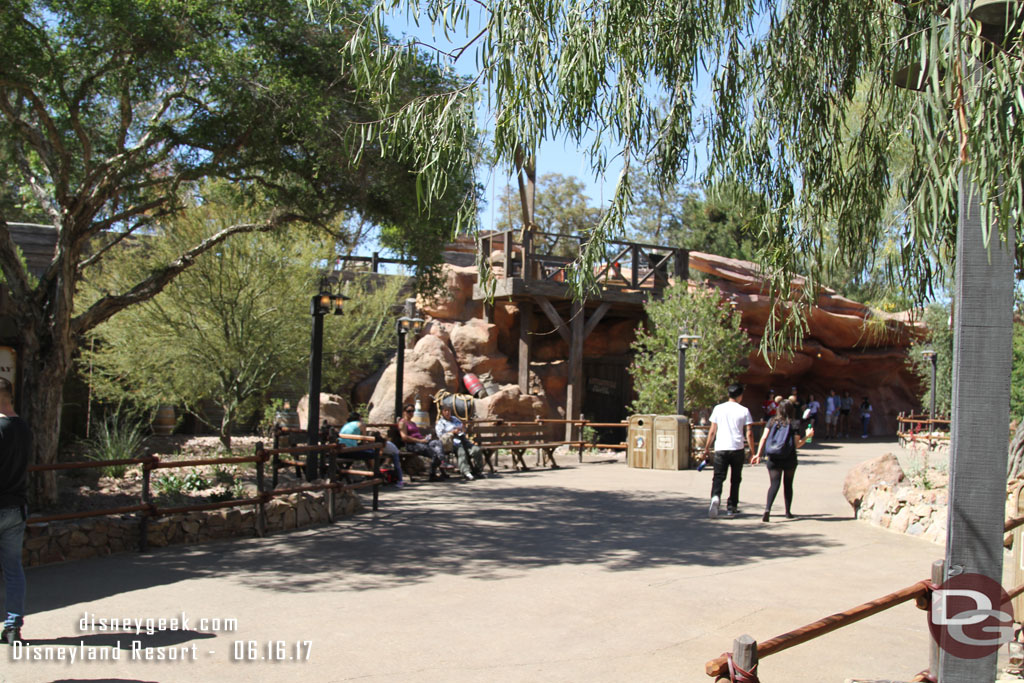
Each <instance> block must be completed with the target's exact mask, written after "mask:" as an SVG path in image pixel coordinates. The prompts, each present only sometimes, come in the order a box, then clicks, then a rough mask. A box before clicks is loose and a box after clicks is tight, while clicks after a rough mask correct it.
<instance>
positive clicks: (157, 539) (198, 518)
mask: <svg viewBox="0 0 1024 683" xmlns="http://www.w3.org/2000/svg"><path fill="white" fill-rule="evenodd" d="M364 509H365V508H364V507H363V505H362V502H361V501H360V500H359V497H358V496H357V495H356V494H355V493H354V492H352V491H342V492H339V493H337V494H336V495H335V496H334V512H335V516H336V518H337V517H347V516H350V515H353V514H356V513H357V512H362V511H363V510H364ZM266 514H267V532H268V533H272V532H276V531H285V530H288V529H298V528H301V527H305V526H311V525H314V524H322V523H325V522H327V521H328V511H327V504H326V496H325V495H324V494H323V493H321V492H316V493H309V492H302V493H293V494H290V495H287V496H281V497H280V498H274V499H273V500H271V501H269V502H268V503H267V504H266ZM255 535H256V506H255V505H245V506H241V507H237V508H223V509H220V510H206V511H203V512H186V513H179V514H172V515H166V516H162V517H158V518H156V519H154V520H151V521H150V523H149V533H148V540H149V546H150V547H151V548H160V547H164V546H168V545H175V544H183V543H190V544H191V543H201V542H203V541H209V540H213V539H218V538H235V537H241V536H255ZM138 549H139V519H138V517H136V516H134V515H122V516H117V517H113V516H112V517H96V518H91V519H79V520H70V521H66V522H51V523H48V524H40V525H31V526H29V527H28V528H27V529H26V531H25V544H24V549H23V550H22V559H23V562H24V564H25V566H27V567H35V566H39V565H43V564H50V563H53V562H63V561H65V560H81V559H85V558H88V557H96V556H98V555H110V554H111V553H118V552H123V551H126V550H136V551H137V550H138Z"/></svg>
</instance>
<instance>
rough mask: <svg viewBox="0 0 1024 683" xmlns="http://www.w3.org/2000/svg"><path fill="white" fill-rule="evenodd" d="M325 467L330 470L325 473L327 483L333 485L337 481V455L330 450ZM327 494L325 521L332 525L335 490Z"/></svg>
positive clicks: (330, 490)
mask: <svg viewBox="0 0 1024 683" xmlns="http://www.w3.org/2000/svg"><path fill="white" fill-rule="evenodd" d="M327 467H329V468H330V469H329V470H328V472H327V481H329V482H331V483H332V484H333V483H335V482H337V481H338V455H337V453H335V452H334V450H333V449H332V450H331V454H330V455H329V456H327ZM327 494H328V495H327V519H328V521H330V522H331V523H332V524H333V523H334V521H335V514H334V505H335V502H334V495H335V490H334V489H327Z"/></svg>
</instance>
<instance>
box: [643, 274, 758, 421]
mask: <svg viewBox="0 0 1024 683" xmlns="http://www.w3.org/2000/svg"><path fill="white" fill-rule="evenodd" d="M645 312H646V313H647V317H648V319H649V321H650V324H649V325H648V326H647V328H646V329H645V328H640V329H638V330H637V334H636V341H634V342H633V350H634V351H635V353H636V355H635V357H634V359H633V364H632V365H631V366H630V368H629V373H630V374H631V375H632V376H633V385H634V386H635V387H636V393H637V398H636V400H635V401H633V404H632V409H633V411H634V412H636V413H649V414H655V415H671V414H674V413H675V412H676V383H677V378H678V367H679V346H678V344H679V335H680V334H682V332H683V331H684V330H685V331H686V332H687V333H688V334H692V335H698V336H699V337H700V339H698V340H697V342H696V344H695V345H694V346H691V347H690V349H689V350H688V351H687V352H686V407H687V409H688V410H689V411H690V413H691V414H693V413H694V412H695V411H697V410H701V409H703V408H709V407H711V406H712V405H714V404H715V403H718V402H720V401H723V400H725V388H726V387H727V386H728V385H729V384H730V383H732V382H733V381H735V380H736V378H737V377H739V375H740V373H742V372H743V367H744V363H745V362H746V360H747V357H748V356H749V354H750V350H751V348H752V345H751V343H750V339H749V337H748V335H747V332H746V330H744V329H742V328H741V327H740V316H739V314H738V313H737V312H736V311H733V310H732V308H731V307H730V306H729V305H728V304H727V303H726V302H724V301H722V298H721V295H720V293H719V292H718V290H716V289H703V288H700V289H696V290H693V291H690V290H689V287H688V284H687V283H686V282H683V283H680V284H677V285H673V286H672V287H669V288H668V289H666V290H665V291H664V296H663V297H662V298H661V299H660V300H656V301H651V302H649V303H648V304H647V306H646V307H645Z"/></svg>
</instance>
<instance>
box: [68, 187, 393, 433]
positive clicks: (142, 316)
mask: <svg viewBox="0 0 1024 683" xmlns="http://www.w3.org/2000/svg"><path fill="white" fill-rule="evenodd" d="M239 222H246V221H245V218H244V216H240V215H239V214H238V210H237V208H233V207H229V206H224V205H222V204H218V203H211V202H208V203H205V204H203V205H201V206H197V207H194V208H193V209H191V210H190V211H189V212H188V213H185V214H182V215H180V216H179V218H178V219H177V220H175V221H174V222H173V224H168V226H167V228H166V229H165V230H161V231H159V232H158V233H157V234H155V235H152V236H147V237H146V238H143V239H141V240H137V241H134V242H133V243H131V244H130V245H128V246H123V247H122V248H120V249H118V250H117V251H115V252H113V253H111V255H110V257H109V259H108V262H107V268H106V269H105V271H104V273H103V275H102V276H100V277H97V278H96V279H95V281H89V282H88V283H87V285H88V288H89V290H90V292H92V293H94V296H98V295H99V292H100V291H102V290H104V289H118V288H120V287H123V286H124V283H125V282H133V281H135V280H137V279H138V278H139V277H140V275H141V274H142V273H144V272H146V270H148V269H149V268H152V267H153V266H154V264H160V263H164V262H166V261H167V259H169V258H173V256H174V255H175V254H177V253H180V252H181V250H182V249H183V248H184V247H185V246H187V245H189V244H193V243H195V242H197V241H201V240H202V239H204V238H206V237H208V236H209V235H210V234H212V233H215V232H217V231H218V230H221V229H223V228H224V227H225V226H228V225H233V224H236V223H239ZM333 253H334V248H333V242H332V241H331V240H330V238H329V237H327V236H326V235H325V234H324V233H323V232H314V231H312V230H310V231H308V232H307V234H306V235H305V236H304V239H295V237H294V236H292V235H284V234H279V233H269V234H267V233H259V232H255V233H247V234H243V235H238V236H236V237H234V238H233V239H231V240H229V241H227V242H225V243H224V244H223V245H221V246H219V247H218V248H217V250H216V251H211V252H208V253H205V254H202V255H200V256H199V257H197V258H196V262H195V264H193V265H192V267H190V268H189V269H188V270H187V271H185V272H184V273H182V274H181V275H180V276H178V277H177V278H175V279H174V280H173V281H172V282H171V283H169V284H168V285H167V287H165V288H164V290H163V291H162V292H160V293H159V294H157V295H156V296H155V297H153V298H152V299H150V300H148V301H146V302H143V303H141V304H138V305H136V306H133V307H131V308H129V309H127V310H125V311H122V312H121V313H120V314H118V315H117V316H114V317H112V318H111V319H110V320H108V321H107V322H105V323H104V324H102V325H100V326H98V327H97V328H96V329H95V330H94V331H93V334H92V337H93V338H94V339H95V345H90V346H93V348H95V351H92V352H87V353H84V354H83V358H82V363H83V364H91V366H92V368H93V374H92V377H93V380H94V382H95V389H96V396H97V397H98V398H99V399H101V400H107V401H110V402H118V403H120V402H123V401H127V402H130V403H132V404H134V405H135V406H136V407H139V408H152V407H155V406H156V405H158V404H161V403H169V404H173V405H184V406H186V407H187V408H188V409H189V410H191V411H192V412H194V413H196V414H200V413H201V410H200V406H201V404H202V403H203V402H204V401H212V402H213V403H215V404H216V405H217V406H218V407H219V408H220V409H221V410H222V411H223V418H222V420H221V423H220V424H219V425H216V428H217V429H218V431H219V433H220V437H221V441H222V443H223V444H224V446H225V448H228V449H230V441H231V433H232V429H233V428H234V427H235V426H236V425H238V424H239V423H242V422H245V421H246V420H247V419H248V418H249V417H251V416H252V414H253V413H254V412H255V411H258V410H260V409H261V408H262V404H263V402H264V401H265V400H266V392H267V391H268V389H269V388H270V387H271V385H272V384H275V383H277V384H282V383H288V382H290V383H291V384H292V385H293V386H296V387H301V386H302V378H304V377H305V373H306V369H307V367H308V364H309V336H310V329H309V327H310V315H309V300H310V296H311V293H312V292H315V291H316V288H317V282H318V278H319V276H320V275H319V269H318V268H317V266H318V265H319V264H320V263H321V262H323V261H325V260H328V261H329V258H325V257H330V256H331V255H332V254H333ZM402 280H403V278H393V282H391V283H388V284H385V285H384V286H380V287H377V288H370V289H367V288H366V287H364V286H363V285H364V284H365V283H354V286H353V287H352V291H350V296H351V297H352V299H351V300H350V301H349V302H348V303H349V305H348V306H347V307H346V311H345V314H344V315H343V316H341V317H340V318H338V317H335V316H330V317H329V318H328V319H327V320H325V325H324V333H325V334H324V336H325V357H326V359H327V362H326V366H327V367H326V368H325V369H326V372H325V377H326V379H327V382H326V384H327V385H328V386H330V385H332V384H339V383H343V381H344V379H345V378H347V377H348V376H349V374H350V373H353V371H354V370H355V371H357V369H358V368H363V367H372V365H373V363H374V362H376V361H378V360H379V359H380V357H381V356H382V355H383V354H384V353H385V352H386V351H387V350H388V349H389V348H390V346H391V345H393V340H392V339H391V335H388V334H385V332H387V331H389V330H390V326H389V325H388V324H387V323H388V322H389V320H390V319H391V317H393V316H392V315H391V313H390V311H391V309H392V307H393V306H394V304H395V303H396V300H397V298H398V289H399V287H400V286H401V284H402ZM87 296H88V293H87Z"/></svg>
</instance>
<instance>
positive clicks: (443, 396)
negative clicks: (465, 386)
mask: <svg viewBox="0 0 1024 683" xmlns="http://www.w3.org/2000/svg"><path fill="white" fill-rule="evenodd" d="M434 403H435V404H436V405H437V413H438V415H440V414H441V408H443V407H447V408H451V411H452V414H453V415H454V416H455V417H457V418H459V419H460V420H468V419H471V418H472V417H473V397H472V396H466V395H465V394H449V393H448V392H447V391H445V390H444V389H442V390H441V391H439V392H437V394H435V395H434Z"/></svg>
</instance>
